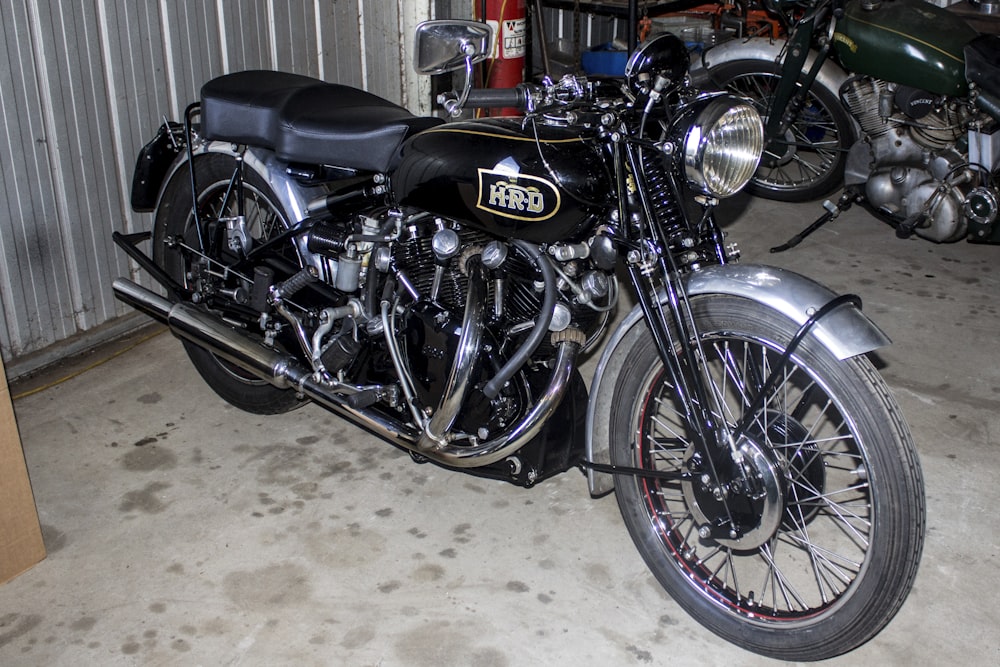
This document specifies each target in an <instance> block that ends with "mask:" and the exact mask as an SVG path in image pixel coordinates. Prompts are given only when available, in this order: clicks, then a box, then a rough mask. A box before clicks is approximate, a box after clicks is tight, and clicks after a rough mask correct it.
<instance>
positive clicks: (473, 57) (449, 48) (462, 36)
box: [413, 19, 493, 74]
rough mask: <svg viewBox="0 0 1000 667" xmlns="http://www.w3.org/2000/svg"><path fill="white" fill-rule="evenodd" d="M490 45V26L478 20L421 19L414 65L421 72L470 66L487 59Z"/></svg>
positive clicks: (435, 72)
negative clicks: (422, 20)
mask: <svg viewBox="0 0 1000 667" xmlns="http://www.w3.org/2000/svg"><path fill="white" fill-rule="evenodd" d="M492 45H493V28H492V27H491V26H490V25H488V24H486V23H481V22H479V21H461V20H457V19H456V20H450V19H445V20H439V21H424V22H423V23H421V24H420V25H418V26H417V32H416V40H415V48H414V51H415V54H414V59H413V66H414V69H416V70H417V72H418V73H420V74H443V73H444V72H451V71H454V70H458V69H470V68H471V66H472V65H474V64H476V63H478V62H482V61H483V60H486V58H487V57H489V55H490V51H491V50H492Z"/></svg>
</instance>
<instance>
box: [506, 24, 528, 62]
mask: <svg viewBox="0 0 1000 667" xmlns="http://www.w3.org/2000/svg"><path fill="white" fill-rule="evenodd" d="M527 23H528V22H527V19H524V18H519V19H504V20H503V21H502V25H501V31H500V35H501V37H500V39H501V47H502V49H503V56H502V57H503V59H504V60H509V59H510V58H523V57H524V52H525V48H524V43H525V33H526V32H527Z"/></svg>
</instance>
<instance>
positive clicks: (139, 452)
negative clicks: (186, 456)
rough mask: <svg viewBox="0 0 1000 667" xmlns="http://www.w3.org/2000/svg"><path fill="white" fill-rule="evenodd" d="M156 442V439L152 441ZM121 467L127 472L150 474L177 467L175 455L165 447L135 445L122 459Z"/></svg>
mask: <svg viewBox="0 0 1000 667" xmlns="http://www.w3.org/2000/svg"><path fill="white" fill-rule="evenodd" d="M152 440H153V442H156V439H155V438H153V439H152ZM121 462H122V467H123V468H124V469H125V470H128V471H129V472H152V471H154V470H173V469H174V468H176V467H177V455H176V454H174V453H173V452H172V451H170V450H169V449H167V448H166V447H158V446H155V445H154V446H149V447H147V446H143V447H140V446H139V445H138V443H136V447H135V449H132V450H131V451H129V452H128V453H126V454H125V455H124V456H123V457H122V458H121Z"/></svg>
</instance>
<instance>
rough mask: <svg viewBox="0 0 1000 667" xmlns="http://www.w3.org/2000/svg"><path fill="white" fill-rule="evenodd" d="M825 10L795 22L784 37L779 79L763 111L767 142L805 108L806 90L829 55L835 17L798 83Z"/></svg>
mask: <svg viewBox="0 0 1000 667" xmlns="http://www.w3.org/2000/svg"><path fill="white" fill-rule="evenodd" d="M826 11H828V10H826V9H825V8H821V9H820V10H819V11H818V12H815V13H812V14H810V15H808V16H806V17H804V18H803V19H802V20H801V21H799V22H798V24H797V25H796V26H795V30H794V31H793V32H792V34H791V36H790V37H789V38H788V43H787V44H786V45H785V54H784V56H783V58H782V63H781V78H780V80H779V82H778V86H777V88H775V90H774V95H773V97H772V98H771V104H770V106H769V107H768V109H767V120H766V122H765V124H764V136H765V137H767V139H768V140H769V141H776V140H777V139H778V138H779V137H781V136H784V134H785V132H787V131H788V128H789V127H791V125H792V123H793V122H794V121H795V119H796V118H797V117H798V115H799V112H800V111H801V110H802V107H803V106H805V103H806V98H807V97H808V95H809V90H810V89H811V88H812V84H813V82H814V81H815V80H816V76H817V75H818V74H819V71H820V69H822V67H823V64H824V63H825V62H826V58H827V56H828V55H829V54H830V48H831V45H832V43H833V31H834V28H835V27H836V23H837V21H836V18H831V19H830V30H829V32H828V34H827V36H826V37H827V38H826V39H825V40H823V43H822V44H821V45H820V48H819V51H818V52H817V55H816V59H815V60H814V61H813V64H812V67H810V68H809V69H808V70H807V71H805V76H804V77H803V78H801V80H800V78H799V74H800V73H802V72H803V68H804V66H805V63H806V59H807V58H808V57H809V49H810V47H811V46H812V38H813V32H814V31H815V30H816V25H817V24H818V23H819V21H820V20H822V19H823V18H824V14H825V12H826Z"/></svg>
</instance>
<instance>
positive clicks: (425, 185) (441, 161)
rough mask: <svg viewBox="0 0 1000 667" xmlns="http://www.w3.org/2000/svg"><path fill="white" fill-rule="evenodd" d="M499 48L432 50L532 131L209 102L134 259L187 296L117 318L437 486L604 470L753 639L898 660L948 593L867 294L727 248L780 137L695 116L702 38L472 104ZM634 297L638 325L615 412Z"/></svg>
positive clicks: (232, 395)
mask: <svg viewBox="0 0 1000 667" xmlns="http://www.w3.org/2000/svg"><path fill="white" fill-rule="evenodd" d="M491 40H492V36H491V31H490V30H489V28H488V27H487V26H485V25H484V24H480V23H474V22H461V21H434V22H429V23H426V24H423V25H422V26H421V27H420V28H419V29H418V33H417V41H416V48H417V67H418V70H419V71H421V72H423V73H436V72H447V71H453V70H462V69H464V70H465V72H466V81H465V86H464V87H463V89H462V91H461V93H460V94H459V93H451V94H446V95H444V96H443V98H442V102H443V104H444V106H445V108H446V109H447V110H448V111H449V112H451V114H452V115H459V114H461V112H462V109H463V108H472V107H519V108H521V109H523V110H524V116H523V117H518V118H505V119H500V118H486V119H480V120H472V121H461V120H456V121H455V122H447V123H446V122H444V121H443V120H441V119H438V118H420V117H415V116H413V115H411V114H410V113H409V112H407V111H406V110H405V109H403V108H401V107H398V106H396V105H394V104H391V103H389V102H387V101H385V100H383V99H380V98H378V97H376V96H374V95H371V94H368V93H366V92H363V91H360V90H357V89H354V88H350V87H346V86H341V85H336V84H330V83H323V82H321V81H317V80H314V79H311V78H307V77H302V76H297V75H293V74H287V73H279V72H239V73H233V74H227V75H225V76H221V77H219V78H216V79H213V80H211V81H209V82H208V83H206V84H205V85H204V87H203V88H202V91H201V100H200V102H199V103H196V104H193V105H191V106H190V107H189V108H188V110H187V112H186V114H185V119H184V122H183V124H166V125H165V126H164V127H162V128H161V129H160V132H159V134H158V135H157V137H156V138H155V139H154V140H153V141H151V142H150V143H149V144H148V145H147V147H146V148H145V149H144V150H143V152H142V154H141V155H140V157H139V161H138V166H137V171H136V177H135V182H134V187H133V192H132V202H133V206H134V207H135V208H136V209H137V210H154V211H155V222H154V226H153V230H152V234H151V235H150V234H149V233H145V234H136V235H130V236H118V237H117V240H118V242H119V245H121V247H122V248H124V249H125V250H126V251H127V252H128V253H129V254H130V256H131V257H133V258H134V259H135V261H136V262H138V264H140V265H141V266H142V267H144V268H145V269H146V270H147V271H148V272H149V273H150V275H151V276H152V277H153V278H154V279H155V280H156V281H157V282H158V283H160V285H161V286H162V288H163V291H164V292H165V295H163V294H158V293H155V292H153V291H151V290H148V289H146V288H144V287H141V286H140V285H138V284H136V283H134V282H131V281H128V280H125V279H118V280H117V281H115V284H114V291H115V294H116V295H117V296H118V298H120V299H122V300H123V301H125V302H126V303H128V304H131V305H132V306H134V307H136V308H137V309H139V310H141V311H144V312H145V313H148V314H149V315H151V316H152V317H154V318H156V319H159V320H162V321H164V322H166V323H167V324H169V326H170V328H171V330H172V331H173V332H174V333H175V334H176V335H177V336H179V337H180V338H181V339H182V340H183V342H184V345H185V347H186V349H187V352H188V354H189V356H190V358H191V361H192V362H193V363H194V365H195V366H196V367H197V369H198V371H199V372H200V373H201V375H202V376H203V377H204V379H205V381H206V382H208V384H209V385H211V387H212V388H213V389H214V390H215V391H216V392H218V394H219V395H220V396H222V397H223V398H224V399H226V400H227V401H229V402H230V403H232V404H233V405H235V406H238V407H240V408H242V409H244V410H248V411H251V412H256V413H278V412H282V411H286V410H290V409H292V408H295V407H296V406H298V405H301V404H302V403H303V401H305V400H312V401H314V402H316V403H318V404H320V405H322V406H324V407H326V408H328V409H330V410H332V411H333V412H336V413H339V414H340V415H342V416H344V417H346V418H347V419H349V420H352V421H353V422H356V423H357V424H359V425H361V426H362V427H364V428H366V429H368V430H370V431H372V432H374V433H376V434H378V435H380V436H381V437H383V438H384V439H385V440H386V441H388V442H390V443H392V444H394V445H396V446H398V447H401V448H403V449H405V450H406V451H408V452H409V453H410V454H411V456H412V457H413V459H414V460H415V461H418V462H427V461H430V462H433V463H435V464H438V465H441V466H444V467H446V468H450V469H454V470H456V471H461V472H466V473H470V474H474V475H482V476H486V477H491V478H496V479H501V480H506V481H508V482H511V483H514V484H517V485H522V486H524V487H530V486H532V485H534V484H537V483H538V482H540V481H541V480H544V479H545V478H547V477H549V476H551V475H555V474H558V473H561V472H564V471H567V470H570V469H582V470H584V471H586V473H587V476H588V480H589V484H590V490H591V492H592V493H593V494H594V495H600V494H604V493H607V492H610V491H612V490H614V491H616V493H617V498H618V503H619V506H620V508H621V512H622V515H623V517H624V520H625V522H626V524H627V526H628V530H629V531H630V533H631V535H632V537H633V538H634V541H635V544H636V546H637V547H638V549H639V551H640V552H641V554H642V556H643V557H644V559H645V560H646V563H647V564H648V565H649V567H650V569H651V570H652V572H653V573H654V574H655V576H656V577H657V579H658V580H659V581H660V582H661V583H662V585H663V586H664V587H665V588H666V590H667V591H668V592H669V593H670V594H671V595H673V596H674V598H675V599H676V600H677V601H678V603H679V604H680V605H682V606H683V607H684V608H685V609H686V610H687V611H688V612H689V613H691V614H692V615H693V616H694V617H695V618H697V619H698V621H700V622H701V623H703V624H704V625H706V626H707V627H708V628H710V629H711V630H712V631H714V632H716V633H718V634H719V635H721V636H722V637H724V638H726V639H728V640H729V641H732V642H734V643H736V644H738V645H740V646H743V647H746V648H748V649H750V650H752V651H757V652H760V653H763V654H766V655H771V656H775V657H781V658H787V659H796V660H799V659H800V660H815V659H821V658H825V657H828V656H831V655H835V654H838V653H842V652H844V651H848V650H850V649H852V648H854V647H856V646H858V645H859V644H861V643H863V642H865V641H867V640H868V639H870V638H871V637H872V636H873V635H875V634H876V633H877V632H878V631H879V630H880V629H881V628H882V627H883V626H884V625H885V624H886V623H888V622H889V620H890V619H891V618H892V616H893V615H894V614H895V613H896V611H897V610H898V609H899V607H900V605H901V604H902V603H903V600H904V599H905V598H906V596H907V593H908V591H909V589H910V587H911V585H912V583H913V579H914V576H915V574H916V571H917V564H918V560H919V556H920V552H921V547H922V543H923V535H924V516H925V510H924V500H923V486H922V479H921V473H920V469H919V465H918V462H917V456H916V453H915V451H914V446H913V443H912V441H911V438H910V434H909V433H908V430H907V427H906V424H905V423H904V420H903V417H902V415H901V414H900V411H899V408H898V407H897V406H896V404H895V403H894V402H893V399H892V398H891V397H890V394H889V391H888V389H887V388H886V386H885V384H884V382H883V380H882V379H881V378H880V376H879V375H878V373H877V372H876V371H875V369H874V368H873V366H872V364H871V363H870V362H869V361H868V359H867V358H866V357H865V353H866V352H869V351H870V350H873V349H875V348H878V347H879V346H881V345H884V344H886V343H887V342H888V341H887V339H886V338H885V336H884V335H883V334H882V332H881V331H880V330H879V329H878V328H876V326H875V325H874V324H872V323H871V322H870V320H868V319H867V318H866V317H865V316H864V315H863V314H862V313H861V311H860V308H859V306H860V304H859V302H858V301H857V299H856V297H852V296H837V295H835V294H833V293H832V292H830V291H829V290H828V289H826V288H825V287H822V286H821V285H819V284H817V283H815V282H813V281H811V280H809V279H807V278H805V277H803V276H800V275H797V274H795V273H791V272H789V271H784V270H781V269H777V268H771V267H767V266H761V265H741V264H738V263H735V261H734V259H735V257H734V255H735V252H736V251H735V249H734V248H733V247H732V246H727V245H725V244H724V242H723V233H722V231H721V230H720V227H719V225H718V224H717V223H716V220H715V218H714V217H713V207H714V206H715V204H717V203H718V200H719V198H721V197H725V196H728V195H732V194H734V193H736V192H737V191H739V190H740V188H742V187H743V186H744V185H745V183H746V181H747V179H749V178H750V176H751V175H752V174H753V172H754V170H755V168H756V166H757V162H758V160H759V158H760V154H761V151H762V149H763V141H764V139H763V128H762V123H761V119H760V117H759V115H758V114H757V112H756V111H755V110H754V108H753V107H752V106H751V105H750V104H748V103H747V102H745V101H742V100H740V99H738V98H735V97H733V96H732V95H729V94H726V93H713V94H699V93H698V92H696V91H694V90H692V89H690V88H689V87H688V85H687V81H688V74H687V67H688V56H687V52H686V50H685V48H684V45H683V44H682V43H681V41H680V40H679V39H677V38H676V37H674V36H672V35H662V36H659V37H657V38H655V39H653V40H651V41H649V42H647V43H646V44H645V45H643V46H642V47H640V48H639V49H638V50H637V51H636V52H635V53H634V54H633V55H632V56H631V59H630V61H629V64H628V73H627V76H626V79H625V82H624V84H623V83H620V82H619V83H614V84H609V83H607V82H604V83H596V82H590V81H587V80H585V79H582V78H576V77H572V76H570V77H566V78H564V79H563V80H561V81H559V82H557V83H552V82H546V83H545V84H544V85H527V84H522V85H521V86H519V87H517V88H514V89H509V90H470V85H469V81H470V78H471V77H470V76H469V74H470V73H471V71H472V67H473V65H474V64H475V63H476V62H478V61H479V60H481V59H482V58H483V57H484V54H486V53H487V52H488V51H489V48H488V46H489V44H490V41H491ZM150 236H152V241H153V249H152V257H150V256H149V255H147V254H146V253H144V252H143V251H142V250H140V249H139V244H140V242H142V241H144V240H145V239H148V238H149V237H150ZM616 268H621V269H622V274H623V275H627V281H628V283H630V284H631V286H632V288H633V290H634V292H635V298H636V299H637V301H638V305H637V306H636V307H635V308H634V310H632V312H630V313H629V314H628V315H627V316H625V317H624V320H623V321H622V322H621V323H620V324H619V325H618V326H617V327H616V328H615V329H614V331H613V332H612V333H611V335H610V340H609V341H608V342H607V344H606V346H605V348H604V350H603V352H602V353H601V356H600V358H599V360H598V365H597V370H596V372H595V374H594V377H593V380H592V382H591V384H590V387H589V390H588V387H587V385H586V384H585V383H584V381H583V379H582V378H581V375H580V372H579V370H578V368H577V364H578V359H579V357H580V355H581V353H582V352H584V351H587V350H590V349H593V348H595V346H596V345H597V343H598V341H599V340H600V339H601V338H602V335H603V334H604V333H605V330H606V329H609V328H610V325H609V321H610V316H611V314H612V311H613V310H614V308H615V306H616V304H617V302H618V299H619V292H620V288H619V279H618V277H617V276H616V272H615V269H616Z"/></svg>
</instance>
